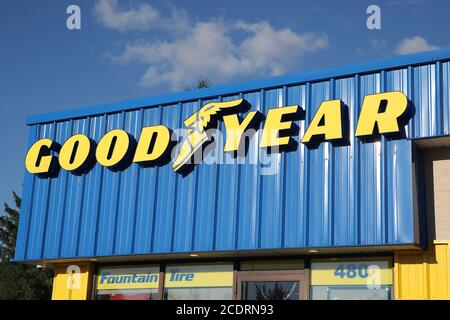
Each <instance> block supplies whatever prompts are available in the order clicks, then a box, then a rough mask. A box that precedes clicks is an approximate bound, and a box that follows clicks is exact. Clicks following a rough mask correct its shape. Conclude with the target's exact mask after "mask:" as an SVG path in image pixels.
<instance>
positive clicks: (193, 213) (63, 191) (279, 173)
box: [16, 52, 450, 260]
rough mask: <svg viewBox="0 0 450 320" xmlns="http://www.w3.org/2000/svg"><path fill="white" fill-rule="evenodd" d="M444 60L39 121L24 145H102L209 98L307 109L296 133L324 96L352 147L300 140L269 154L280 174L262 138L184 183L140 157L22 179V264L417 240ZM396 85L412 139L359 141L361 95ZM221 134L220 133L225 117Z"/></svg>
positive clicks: (444, 107) (442, 115) (440, 117)
mask: <svg viewBox="0 0 450 320" xmlns="http://www.w3.org/2000/svg"><path fill="white" fill-rule="evenodd" d="M442 55H443V54H441V56H442ZM438 56H439V55H438ZM404 59H405V61H406V62H408V61H411V63H412V62H413V61H415V63H418V62H420V61H416V60H417V59H416V60H414V59H415V58H414V59H413V58H411V57H405V58H404ZM449 59H450V54H449V52H447V53H446V59H443V60H442V61H430V62H428V63H427V62H426V61H422V62H421V65H411V66H408V65H406V64H407V63H405V64H401V63H400V64H401V67H398V68H392V67H389V66H388V65H383V64H382V65H383V66H385V69H386V70H378V69H377V68H375V67H374V68H373V69H377V71H374V72H372V73H370V72H368V71H370V70H368V69H367V68H366V69H364V68H361V69H360V70H361V73H358V69H355V70H354V71H355V72H354V73H353V74H348V73H351V72H350V71H351V70H353V69H352V68H349V71H348V72H347V73H346V72H344V71H341V72H337V73H335V74H333V73H332V72H330V73H329V74H328V79H326V74H319V75H320V77H319V76H317V79H318V81H314V79H310V81H300V80H301V79H303V78H302V77H299V78H298V79H300V80H298V81H296V79H295V78H293V77H286V79H285V80H286V81H290V82H291V84H290V83H284V84H283V85H279V86H274V85H268V86H267V89H265V88H260V87H258V86H257V85H255V90H249V88H248V86H245V85H243V86H242V89H241V88H240V87H239V86H236V88H235V90H234V92H232V90H229V91H230V92H229V93H228V94H226V95H217V96H214V97H212V96H210V95H207V96H208V99H209V100H206V99H204V100H202V99H196V100H192V101H181V102H176V101H172V102H171V104H163V105H159V104H155V105H149V104H144V103H142V104H140V105H139V103H134V102H131V103H130V104H129V106H126V105H124V111H121V112H118V111H117V107H116V106H113V107H112V108H111V112H107V107H104V106H103V107H101V108H97V109H93V110H91V111H92V113H93V114H92V115H87V114H88V111H82V112H81V113H80V112H78V113H77V115H76V116H75V115H74V117H75V119H67V116H64V115H61V114H60V115H59V116H60V117H61V119H65V120H60V121H54V119H53V120H51V121H50V120H49V119H52V117H54V116H52V115H50V116H47V117H46V118H42V119H41V118H39V117H34V118H32V119H31V120H30V136H29V142H28V144H29V145H31V144H32V143H33V142H34V141H36V140H37V139H40V138H43V137H47V138H51V139H54V140H56V141H58V142H60V143H62V142H64V141H65V140H66V139H67V138H68V137H70V136H71V135H73V134H76V133H83V134H86V135H88V136H89V137H91V138H93V139H94V140H95V141H97V142H98V141H99V139H100V138H101V136H102V135H103V134H104V133H106V132H107V131H109V130H111V129H116V128H122V129H124V130H126V131H128V132H130V133H131V134H132V135H133V136H135V137H136V138H137V139H138V138H139V134H140V131H141V128H142V127H144V126H149V125H156V124H164V125H166V126H168V127H169V128H172V129H176V128H181V127H182V124H183V120H184V119H186V118H187V117H188V116H189V115H190V114H192V113H193V112H194V111H196V110H197V109H198V108H199V107H200V106H201V105H203V104H205V103H208V102H209V101H214V100H222V101H226V100H231V99H235V98H237V97H243V98H245V99H247V100H248V101H249V102H250V103H251V105H252V107H251V110H260V111H261V112H262V113H264V114H266V112H267V110H268V109H269V108H274V107H282V106H286V105H293V104H299V105H300V106H302V107H303V108H304V109H305V111H306V115H305V118H306V119H305V121H298V124H299V127H300V133H299V136H302V135H303V133H304V132H305V127H306V126H307V124H308V123H309V121H310V120H311V119H312V117H313V115H314V113H315V111H316V110H317V108H318V106H319V105H320V103H321V102H322V101H324V100H328V99H341V100H342V101H344V103H346V105H347V106H348V108H349V131H350V142H351V143H350V145H349V146H341V147H336V146H332V145H331V144H330V143H322V144H321V145H320V146H319V147H318V148H317V149H313V150H309V149H307V148H306V147H305V146H304V145H303V144H301V143H300V144H299V146H298V149H297V150H296V151H294V152H285V153H281V154H272V155H270V156H266V157H267V158H268V159H270V163H271V164H272V166H273V167H274V168H276V169H277V170H275V171H276V173H275V174H272V175H267V174H265V173H267V171H268V170H271V167H270V166H267V165H264V164H262V163H259V164H256V165H255V164H251V159H252V157H258V144H257V142H258V140H259V138H260V134H257V135H255V137H254V138H253V140H252V143H251V147H250V150H249V152H248V155H247V157H246V158H241V159H233V158H231V157H230V155H228V154H223V152H218V153H217V154H214V155H212V156H216V157H218V158H226V159H227V160H228V164H215V165H206V164H200V165H197V166H196V168H195V169H194V171H193V172H191V174H189V175H187V176H186V177H182V176H181V175H178V174H175V173H174V172H173V170H172V167H171V165H170V164H169V165H165V166H161V167H150V168H141V167H140V166H138V165H137V164H132V165H131V166H130V167H129V168H128V169H127V170H125V171H122V172H112V171H110V170H108V169H106V168H104V167H101V166H100V165H98V164H96V166H95V167H94V168H93V169H92V170H91V171H90V172H88V173H87V174H84V175H81V176H75V175H72V174H70V173H67V172H65V171H64V170H61V172H60V173H59V176H58V177H57V178H53V179H41V178H37V177H34V176H32V175H30V174H28V173H26V174H25V183H24V190H23V209H22V214H21V217H20V225H19V235H18V241H17V250H16V259H17V260H34V259H36V260H37V259H54V258H69V257H90V256H111V255H131V254H152V253H176V252H195V251H224V250H251V249H272V248H309V247H340V246H375V245H380V246H381V245H395V244H415V239H417V235H415V234H414V217H413V201H412V197H413V192H412V154H411V143H412V142H411V140H410V139H413V138H422V137H431V136H441V135H447V134H449V129H450V128H449V127H450V115H449V108H450V106H449V103H450V94H449V75H450V66H449V62H446V61H447V60H449ZM362 71H364V72H362ZM335 75H336V77H335ZM337 76H339V77H337ZM319 80H320V81H319ZM277 81H278V82H280V81H281V80H280V79H277ZM275 83H276V81H275ZM241 90H242V91H241ZM393 90H399V91H403V92H404V93H405V94H407V96H408V97H409V99H410V100H411V101H412V102H413V104H414V106H415V116H414V117H413V118H412V119H411V120H410V122H409V124H408V126H407V135H408V139H405V140H395V141H391V140H387V139H385V138H382V139H381V140H380V141H378V142H375V143H362V142H361V141H360V140H359V139H355V137H354V132H355V128H356V122H357V120H358V116H359V110H360V106H361V103H362V101H363V98H364V96H365V95H367V94H371V93H378V92H385V91H393ZM219 91H220V90H219ZM206 92H208V93H211V92H214V90H213V91H211V90H210V91H206ZM174 97H177V96H176V95H174ZM180 100H181V99H180ZM130 106H132V107H130ZM105 108H106V109H105ZM99 110H101V112H102V113H101V114H98V113H97V111H99ZM105 110H106V111H105ZM40 120H42V122H41V123H39V121H40ZM219 128H220V129H221V130H222V131H223V132H224V128H223V124H219ZM296 139H297V140H299V138H298V137H296ZM266 160H267V159H266ZM230 163H231V164H230ZM272 169H273V168H272Z"/></svg>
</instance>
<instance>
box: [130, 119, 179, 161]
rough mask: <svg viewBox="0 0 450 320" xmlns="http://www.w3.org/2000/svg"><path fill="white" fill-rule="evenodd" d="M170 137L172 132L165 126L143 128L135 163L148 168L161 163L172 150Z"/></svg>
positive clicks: (134, 159)
mask: <svg viewBox="0 0 450 320" xmlns="http://www.w3.org/2000/svg"><path fill="white" fill-rule="evenodd" d="M170 137H171V132H170V130H169V128H167V127H165V126H161V125H160V126H152V127H145V128H143V129H142V131H141V137H140V138H139V142H138V145H137V147H136V153H135V154H134V158H133V162H137V163H139V164H141V165H144V166H146V165H152V164H155V163H157V162H158V161H161V160H162V158H164V157H165V155H166V154H167V151H168V150H169V149H170V148H169V146H170V142H171V141H170Z"/></svg>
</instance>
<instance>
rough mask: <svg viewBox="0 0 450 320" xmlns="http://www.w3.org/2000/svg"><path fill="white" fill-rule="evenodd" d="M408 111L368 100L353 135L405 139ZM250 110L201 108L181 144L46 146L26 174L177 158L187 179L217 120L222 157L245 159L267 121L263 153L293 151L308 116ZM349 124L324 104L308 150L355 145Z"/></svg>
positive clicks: (402, 103)
mask: <svg viewBox="0 0 450 320" xmlns="http://www.w3.org/2000/svg"><path fill="white" fill-rule="evenodd" d="M410 106H411V105H410V103H409V101H408V99H407V97H406V96H405V95H404V94H403V93H402V92H396V91H395V92H386V93H379V94H372V95H367V96H366V97H365V98H364V101H363V104H362V106H361V112H360V115H359V119H358V122H357V126H356V131H355V136H356V137H358V138H360V139H368V140H370V139H373V138H377V136H379V135H385V136H388V137H402V134H404V126H405V125H406V124H407V122H408V120H409V119H410V117H411V114H412V112H411V110H410V109H411V108H410ZM250 107H251V106H250V104H249V103H248V102H247V101H246V100H245V99H236V100H232V101H227V102H212V103H208V104H206V105H204V106H202V107H201V108H200V109H199V110H198V111H197V112H195V113H194V114H192V115H191V116H190V117H188V118H187V119H185V121H184V125H185V127H186V128H185V129H186V131H187V133H186V136H185V138H184V140H182V141H181V142H180V143H178V137H176V135H174V134H173V131H172V129H173V128H168V127H166V126H163V125H156V126H148V127H144V128H142V131H141V134H140V137H139V140H138V141H136V139H135V138H134V137H133V136H131V135H130V134H129V133H127V132H126V131H124V130H121V129H115V130H111V131H109V132H107V133H106V134H105V135H104V136H103V137H102V138H101V139H100V140H99V141H98V143H96V142H95V141H93V140H92V139H91V138H90V137H88V136H86V135H83V134H76V135H74V136H72V137H70V138H69V139H67V140H66V141H64V142H62V141H53V140H51V139H41V140H38V141H36V142H35V143H34V144H33V145H32V146H31V147H30V149H29V150H28V152H27V155H26V159H25V167H26V169H27V170H28V171H29V172H30V173H33V174H37V175H41V176H47V177H48V176H50V177H51V176H55V175H56V174H57V172H58V170H59V169H64V170H67V171H70V172H72V173H74V174H81V173H84V172H86V171H88V170H90V169H91V168H92V167H93V165H94V164H95V162H97V163H99V164H100V165H102V166H105V167H107V168H109V169H111V170H124V169H125V168H127V167H128V166H129V165H130V164H131V163H138V164H140V165H142V166H154V165H164V164H165V163H167V159H169V160H170V157H172V159H171V160H172V168H173V170H174V171H175V172H177V173H181V174H186V173H187V172H189V171H190V170H192V167H193V165H194V164H196V163H199V162H201V160H202V158H203V157H204V156H205V150H206V149H207V148H206V147H207V146H208V145H209V144H210V143H211V142H213V140H214V135H213V134H212V133H211V130H213V129H214V128H216V127H217V122H218V121H222V122H223V123H224V127H225V130H226V139H225V143H224V146H223V151H224V152H228V153H231V154H233V155H234V156H241V157H242V156H245V155H246V150H245V149H246V141H248V139H251V138H252V136H253V135H254V133H255V130H257V129H258V128H259V127H261V123H262V122H264V124H263V126H262V133H261V135H260V136H261V138H260V141H259V148H261V149H265V150H267V151H268V152H282V151H289V150H292V147H293V146H295V145H296V144H297V142H296V141H295V140H294V139H293V136H295V135H296V134H298V127H297V125H296V124H295V122H294V121H298V120H302V118H303V117H304V109H303V108H302V107H301V106H299V105H292V106H285V107H281V108H273V109H269V111H268V113H267V114H266V115H263V114H261V113H260V112H259V111H257V110H253V111H249V112H247V113H246V114H245V116H244V117H243V118H242V117H241V116H240V114H241V113H243V112H246V111H248V110H249V109H250ZM264 119H265V120H264ZM263 120H264V121H263ZM348 122H349V119H348V111H347V106H346V105H345V104H344V103H343V102H342V101H341V100H328V101H323V102H322V103H321V105H320V106H319V108H318V110H317V112H316V114H315V115H314V117H313V119H312V120H311V122H310V123H309V125H308V128H307V130H306V132H305V134H304V135H303V137H301V143H303V144H305V145H306V146H307V147H308V148H317V146H318V145H319V144H320V143H321V142H323V141H330V142H332V143H333V144H339V145H345V144H349V135H348ZM60 143H62V145H61V144H60ZM175 145H176V148H175Z"/></svg>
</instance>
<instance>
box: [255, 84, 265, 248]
mask: <svg viewBox="0 0 450 320" xmlns="http://www.w3.org/2000/svg"><path fill="white" fill-rule="evenodd" d="M259 92H260V96H261V105H260V108H261V109H262V108H264V105H265V103H266V97H265V95H266V91H265V90H264V89H261V90H260V91H259ZM258 152H262V151H258ZM260 170H261V164H260V163H259V162H258V170H257V182H258V185H259V188H258V189H259V194H258V217H257V219H258V221H257V226H256V227H257V229H256V230H257V235H256V239H257V240H256V247H258V248H260V247H261V231H262V201H263V200H262V198H261V196H262V193H263V182H264V179H262V177H261V173H260Z"/></svg>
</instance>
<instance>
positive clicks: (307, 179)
mask: <svg viewBox="0 0 450 320" xmlns="http://www.w3.org/2000/svg"><path fill="white" fill-rule="evenodd" d="M311 90H312V88H311V82H307V83H306V99H305V100H306V106H305V113H306V114H305V120H306V122H307V123H309V122H310V121H311V111H310V110H311V101H312V97H311ZM302 170H304V174H305V186H307V187H306V188H303V199H304V200H305V205H304V215H303V217H304V221H303V228H304V231H305V247H309V243H310V241H309V221H310V219H309V218H310V215H311V212H310V210H309V197H308V189H309V186H310V185H311V183H310V179H311V175H310V172H309V152H308V151H306V152H305V159H304V162H303V169H302Z"/></svg>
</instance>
